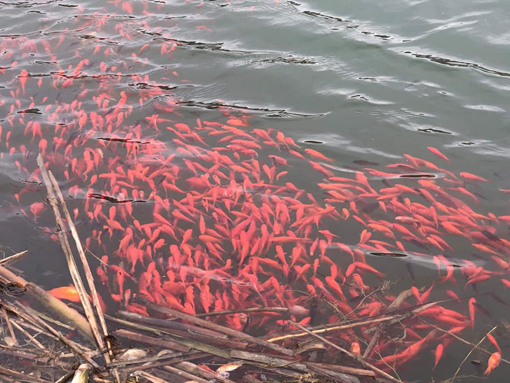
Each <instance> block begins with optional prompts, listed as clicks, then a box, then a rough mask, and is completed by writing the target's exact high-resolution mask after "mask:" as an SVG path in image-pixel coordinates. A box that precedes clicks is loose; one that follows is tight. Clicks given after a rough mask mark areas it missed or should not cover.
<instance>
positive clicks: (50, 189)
mask: <svg viewBox="0 0 510 383" xmlns="http://www.w3.org/2000/svg"><path fill="white" fill-rule="evenodd" d="M37 164H38V165H39V168H40V170H41V176H42V178H43V181H44V183H45V185H46V191H47V194H48V202H49V204H50V206H51V208H52V209H53V213H54V215H55V221H56V223H57V227H58V228H59V231H58V238H59V240H60V243H61V245H62V250H63V251H64V253H65V255H66V259H67V263H68V266H69V272H70V274H71V278H72V279H73V282H74V285H75V287H76V289H77V291H78V295H79V297H80V301H81V304H82V306H83V309H84V310H85V316H86V318H87V319H88V321H89V323H90V328H91V330H92V334H93V335H94V339H95V341H96V344H97V346H98V348H99V350H104V349H105V348H106V344H105V338H106V337H107V335H108V329H107V327H106V321H105V319H104V314H103V310H102V309H101V305H100V303H99V298H98V295H97V291H96V287H95V284H94V277H93V275H92V271H91V270H90V266H89V264H88V261H87V257H86V256H85V253H84V251H83V247H82V245H81V241H80V238H79V236H78V232H77V231H76V227H75V226H74V223H73V221H72V218H71V215H70V214H69V210H68V209H67V205H66V203H65V200H64V197H63V195H62V192H61V191H60V188H59V186H58V183H57V182H56V180H55V178H54V177H53V174H52V173H51V172H48V171H47V170H46V165H45V164H44V161H43V159H42V156H41V154H39V155H38V156H37ZM59 202H60V205H61V207H62V210H63V212H64V216H65V218H66V221H67V225H68V226H69V229H70V232H71V236H72V237H73V239H74V242H75V246H76V249H77V250H78V254H79V256H80V259H81V262H82V266H83V270H84V272H85V277H86V279H87V282H88V286H89V290H90V295H91V297H92V302H93V305H94V307H95V309H96V312H97V316H98V318H99V322H100V324H101V330H102V334H101V331H100V329H99V325H98V323H97V319H96V315H95V313H94V310H93V309H92V305H91V303H90V301H89V300H88V297H87V290H86V289H85V286H84V284H83V281H82V279H81V275H80V273H79V271H78V267H77V266H76V261H75V260H74V256H73V254H72V250H71V246H70V244H69V241H68V239H67V235H66V234H65V232H66V230H65V226H64V222H63V220H62V216H61V215H60V210H59V208H58V203H59ZM110 346H111V345H110V344H108V353H104V354H103V356H104V359H105V362H106V363H107V364H108V363H111V361H112V357H113V354H112V351H111V347H110ZM113 373H114V375H115V377H116V380H117V381H118V382H120V377H119V374H118V372H117V370H116V369H114V370H113Z"/></svg>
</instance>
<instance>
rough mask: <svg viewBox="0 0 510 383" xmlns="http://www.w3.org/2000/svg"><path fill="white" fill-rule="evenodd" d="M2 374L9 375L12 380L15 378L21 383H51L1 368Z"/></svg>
mask: <svg viewBox="0 0 510 383" xmlns="http://www.w3.org/2000/svg"><path fill="white" fill-rule="evenodd" d="M0 374H2V375H7V376H8V377H10V378H15V379H16V380H19V381H21V382H32V383H49V382H48V381H47V380H42V379H37V378H36V377H34V376H30V375H27V374H22V373H20V372H17V371H14V370H9V369H8V368H5V367H0Z"/></svg>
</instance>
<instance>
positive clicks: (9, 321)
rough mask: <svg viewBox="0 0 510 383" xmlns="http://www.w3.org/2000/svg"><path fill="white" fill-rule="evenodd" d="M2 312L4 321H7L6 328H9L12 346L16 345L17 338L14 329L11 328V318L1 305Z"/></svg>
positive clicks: (17, 344)
mask: <svg viewBox="0 0 510 383" xmlns="http://www.w3.org/2000/svg"><path fill="white" fill-rule="evenodd" d="M2 314H3V316H4V318H5V322H6V323H7V328H8V329H9V333H10V334H11V338H12V342H13V344H14V346H16V347H18V346H19V343H18V339H16V334H15V333H14V329H13V328H12V323H11V319H10V318H9V315H8V314H7V310H6V309H5V307H3V306H2Z"/></svg>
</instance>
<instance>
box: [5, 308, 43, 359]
mask: <svg viewBox="0 0 510 383" xmlns="http://www.w3.org/2000/svg"><path fill="white" fill-rule="evenodd" d="M4 310H5V309H4ZM11 322H12V324H13V325H14V327H16V328H17V329H18V330H19V331H21V332H22V333H23V335H25V336H26V337H27V338H28V339H30V341H31V342H32V343H33V344H35V345H36V346H37V347H39V348H40V349H41V350H46V347H44V346H43V345H42V343H41V342H39V341H38V340H37V339H35V338H34V337H33V336H32V335H31V334H30V333H29V332H28V331H27V330H25V329H24V328H23V327H21V326H20V325H19V324H18V323H16V321H15V320H14V319H11Z"/></svg>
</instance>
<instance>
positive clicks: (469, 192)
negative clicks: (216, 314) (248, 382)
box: [0, 1, 510, 381]
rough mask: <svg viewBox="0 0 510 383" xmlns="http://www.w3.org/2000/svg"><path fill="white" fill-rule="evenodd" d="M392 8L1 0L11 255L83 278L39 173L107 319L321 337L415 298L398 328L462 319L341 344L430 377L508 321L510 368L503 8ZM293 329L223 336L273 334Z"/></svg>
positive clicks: (34, 276)
mask: <svg viewBox="0 0 510 383" xmlns="http://www.w3.org/2000/svg"><path fill="white" fill-rule="evenodd" d="M385 3H387V2H382V3H377V4H373V3H370V4H368V3H367V4H364V3H363V1H362V2H347V3H344V4H338V2H333V1H326V2H322V3H321V4H320V5H318V4H311V3H310V4H308V3H304V2H302V3H297V2H283V1H276V2H274V1H263V2H258V3H251V2H247V1H225V2H203V3H202V2H198V1H182V2H178V3H176V4H170V3H165V2H154V1H140V2H130V1H124V2H121V1H113V2H108V3H104V2H102V1H101V2H99V1H96V2H94V1H87V3H86V4H83V3H82V4H72V3H59V2H54V1H47V2H15V3H13V2H8V3H0V9H1V10H2V16H1V18H2V26H1V30H0V44H1V49H0V74H1V77H0V94H1V95H2V98H1V100H0V111H1V120H0V151H1V152H0V155H1V156H2V167H1V168H0V188H1V189H0V190H1V193H2V201H3V203H2V210H1V215H0V219H1V220H2V223H3V226H4V227H5V229H3V230H2V235H1V237H0V242H1V244H2V245H3V246H6V247H5V248H2V250H5V251H6V253H7V254H10V253H11V251H10V250H8V248H7V247H10V248H12V249H14V250H16V251H18V250H24V249H28V250H30V251H31V252H32V256H31V258H30V259H26V260H24V261H23V262H20V263H19V264H18V267H19V268H20V269H22V270H25V271H26V272H27V277H29V278H28V279H31V280H34V281H36V282H38V283H40V284H41V285H42V286H44V287H45V288H47V289H51V288H55V287H60V286H64V285H67V284H68V282H69V280H68V278H67V271H66V270H65V267H64V266H63V265H62V262H61V255H60V251H59V250H58V248H57V246H56V245H55V243H54V242H53V241H52V238H54V237H55V232H54V231H55V227H54V224H53V221H52V215H51V212H50V209H48V207H47V205H46V203H45V202H44V201H45V192H44V190H43V187H42V186H41V184H40V181H41V178H40V174H39V171H38V170H37V167H36V164H35V157H36V155H37V153H42V154H43V156H44V159H45V161H46V162H47V164H48V166H49V167H50V168H51V169H52V171H53V172H54V173H55V175H56V176H57V178H58V181H59V183H60V184H61V187H62V189H63V190H64V191H65V194H66V196H67V203H68V204H69V206H70V208H71V211H72V215H73V217H74V219H75V223H76V225H77V227H78V230H79V231H80V235H81V236H82V239H83V241H84V244H85V245H86V247H87V249H88V252H89V255H90V256H91V260H94V259H95V258H94V256H95V257H96V258H97V259H100V260H101V262H98V261H95V260H94V262H96V264H95V268H96V273H97V275H96V277H97V278H98V279H99V280H100V281H101V282H102V287H101V294H102V296H103V299H104V300H105V304H106V306H107V309H108V311H109V312H110V313H115V312H117V311H118V310H128V311H131V312H135V313H140V314H143V315H147V310H146V307H145V306H144V305H143V304H141V303H138V302H139V301H137V300H136V299H138V300H139V299H140V298H143V299H146V300H148V301H150V302H153V303H156V304H159V305H163V306H168V307H171V308H174V309H178V310H181V311H183V312H186V313H189V314H203V313H208V312H212V311H222V310H230V309H243V308H247V307H262V306H281V307H287V308H289V309H292V312H293V316H294V318H293V319H294V320H296V321H300V323H301V324H302V325H320V324H331V323H336V322H343V321H346V320H353V319H359V318H374V317H377V316H379V315H384V314H385V313H386V311H387V310H388V307H389V306H390V305H391V304H392V302H394V301H395V299H396V296H398V294H399V293H400V292H402V291H404V290H406V289H411V290H410V291H411V292H412V294H411V296H410V297H409V298H408V300H407V301H406V302H405V303H404V304H403V306H402V308H408V309H409V308H412V307H414V306H416V305H421V304H425V303H427V302H432V301H435V300H441V301H443V300H446V301H444V302H441V303H440V304H439V305H436V306H434V307H431V308H428V309H426V310H425V311H423V312H421V313H420V314H419V315H418V314H416V315H413V316H412V317H410V318H406V320H405V321H404V322H402V326H401V327H400V328H398V329H395V328H392V329H391V331H390V329H388V331H379V332H378V335H377V338H375V337H374V335H373V333H372V332H373V331H372V332H371V331H364V330H359V331H358V330H355V331H354V330H352V331H350V332H345V333H340V334H338V333H335V334H334V335H332V339H333V338H334V339H336V341H337V342H340V343H341V344H342V346H343V347H345V348H348V349H350V348H351V346H352V345H353V344H354V343H356V342H358V341H359V342H360V343H361V344H359V346H360V353H361V355H363V356H364V357H365V358H368V360H370V361H371V363H373V364H375V365H377V366H378V367H380V368H383V369H385V370H387V371H388V372H392V371H393V370H395V371H396V372H398V374H399V375H400V376H401V377H402V379H406V380H419V381H430V380H432V379H435V380H441V379H448V378H451V377H452V376H453V375H454V374H455V370H456V368H457V366H458V365H459V364H460V363H461V362H462V360H463V359H464V357H465V355H466V354H467V353H468V352H469V351H470V350H471V348H472V346H468V345H466V343H465V342H462V341H459V340H458V339H457V338H454V337H452V336H451V334H448V333H447V332H451V333H455V334H457V336H460V337H462V339H464V340H466V341H468V342H470V343H474V344H476V343H478V341H479V340H480V339H481V338H482V337H483V336H484V335H485V334H486V333H487V332H488V331H489V330H490V329H491V328H492V327H493V326H494V325H496V324H497V325H500V326H501V327H500V328H498V330H497V331H495V332H494V333H493V335H494V336H495V338H496V340H497V342H498V344H499V346H501V347H502V348H503V352H502V354H503V358H504V357H505V351H506V349H505V346H506V343H507V340H506V339H507V338H506V328H505V327H504V323H505V318H506V316H507V315H508V307H507V306H508V305H509V304H510V303H508V302H507V301H506V299H505V297H504V296H503V294H501V289H505V290H506V288H508V287H509V286H510V282H509V281H508V279H510V278H508V275H507V274H508V256H509V254H508V244H509V242H508V239H507V238H508V228H507V223H508V222H509V220H510V219H509V218H508V214H509V213H508V211H507V208H506V205H507V202H508V198H507V193H508V187H509V186H508V185H507V183H506V179H507V178H508V173H507V172H508V171H507V167H506V166H505V162H504V161H505V157H506V156H507V155H506V152H507V150H506V147H507V146H508V145H509V143H507V142H506V140H507V135H506V134H505V127H506V125H507V120H508V115H507V99H506V97H505V96H506V90H507V88H508V83H507V82H508V73H510V70H508V69H507V68H505V65H506V62H504V61H501V57H505V56H504V54H503V53H505V51H506V49H507V45H508V44H506V43H505V38H504V36H505V35H504V34H501V35H500V36H502V37H499V38H495V36H494V35H487V31H488V28H487V27H488V26H491V27H492V26H494V27H495V28H499V25H503V22H504V21H503V20H505V21H506V19H504V14H505V12H504V10H505V7H507V5H506V4H505V3H502V2H497V1H489V2H477V1H470V2H468V3H463V4H462V6H461V5H459V4H456V3H451V4H441V6H439V5H437V4H436V5H434V4H430V3H428V2H409V1H401V2H398V3H394V4H385ZM495 41H496V42H497V49H498V51H495V44H496V43H495ZM487 42H490V43H491V44H486V43H487ZM474 47H476V49H474ZM435 148H438V149H439V150H438V149H435ZM14 250H13V251H14ZM48 265H50V267H48ZM385 281H390V282H391V284H389V283H385ZM135 298H136V299H135ZM473 299H474V300H473ZM286 319H288V318H286V317H276V316H275V317H271V318H270V320H269V319H268V317H267V316H264V315H252V316H249V317H247V316H243V315H231V316H226V317H225V318H224V321H226V323H227V324H228V325H229V326H230V327H233V328H237V329H239V330H245V331H249V332H253V333H257V334H259V335H264V336H266V337H268V338H270V337H276V336H278V335H279V334H280V333H282V332H283V333H288V332H290V331H292V330H293V329H292V326H291V325H289V324H288V323H287V322H286ZM215 320H218V321H221V319H215ZM445 331H447V332H445ZM338 338H340V341H338ZM286 345H287V346H289V344H286ZM289 347H290V346H289ZM483 347H484V349H485V350H486V352H484V351H476V358H475V357H473V359H478V360H480V363H481V364H480V366H479V367H480V368H479V370H477V368H476V366H468V365H467V364H466V365H465V366H464V367H463V369H462V371H461V374H463V375H462V378H461V377H460V375H459V378H458V379H459V381H460V380H462V381H468V380H469V379H468V378H466V375H473V376H474V377H473V380H474V379H477V377H476V376H478V375H483V372H484V370H485V368H486V366H487V362H488V359H489V356H490V355H491V354H492V353H494V352H495V351H496V349H495V348H494V347H495V346H494V345H492V344H491V343H490V342H485V343H484V344H483ZM418 363H419V364H418ZM502 364H503V365H502V366H501V367H499V368H498V369H496V370H494V372H492V374H491V379H493V380H494V381H496V380H497V379H502V376H503V374H504V373H505V369H506V368H507V366H506V365H505V364H508V362H506V360H503V361H502ZM436 365H437V366H436ZM417 367H418V368H417Z"/></svg>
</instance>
